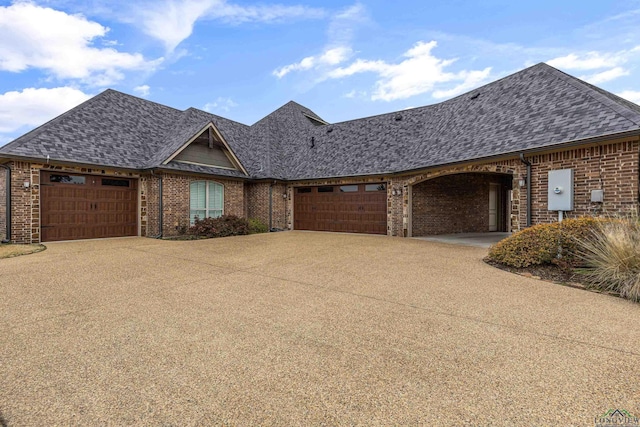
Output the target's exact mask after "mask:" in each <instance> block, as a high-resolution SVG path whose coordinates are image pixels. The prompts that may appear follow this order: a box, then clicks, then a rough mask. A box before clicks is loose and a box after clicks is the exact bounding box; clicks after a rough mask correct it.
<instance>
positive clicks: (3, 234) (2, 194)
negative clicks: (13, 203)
mask: <svg viewBox="0 0 640 427" xmlns="http://www.w3.org/2000/svg"><path fill="white" fill-rule="evenodd" d="M6 238H7V171H6V170H5V169H3V168H0V241H2V240H5V239H6Z"/></svg>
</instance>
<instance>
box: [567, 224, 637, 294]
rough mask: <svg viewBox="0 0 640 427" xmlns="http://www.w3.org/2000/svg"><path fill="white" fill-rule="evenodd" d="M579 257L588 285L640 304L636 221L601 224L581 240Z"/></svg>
mask: <svg viewBox="0 0 640 427" xmlns="http://www.w3.org/2000/svg"><path fill="white" fill-rule="evenodd" d="M579 255H580V257H581V258H582V259H583V260H584V262H585V264H586V266H587V268H586V269H584V270H582V271H581V272H582V273H583V274H584V277H585V281H586V284H587V285H588V286H589V287H591V288H594V289H598V290H601V291H608V292H611V291H612V292H615V293H618V294H620V296H621V297H623V298H628V299H630V300H633V301H636V302H638V301H640V224H639V223H638V219H637V218H627V219H619V220H616V221H610V222H608V223H603V224H600V226H599V227H598V228H597V229H596V230H594V231H593V233H592V235H591V236H590V237H589V238H586V239H582V240H580V253H579Z"/></svg>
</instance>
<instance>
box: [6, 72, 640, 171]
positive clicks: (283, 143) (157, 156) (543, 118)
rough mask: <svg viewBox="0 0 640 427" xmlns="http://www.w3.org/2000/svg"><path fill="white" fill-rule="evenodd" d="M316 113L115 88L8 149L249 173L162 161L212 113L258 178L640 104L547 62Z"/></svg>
mask: <svg viewBox="0 0 640 427" xmlns="http://www.w3.org/2000/svg"><path fill="white" fill-rule="evenodd" d="M307 116H309V117H313V118H316V119H318V120H322V119H320V117H319V116H317V115H316V114H315V113H313V111H311V110H309V109H307V108H305V107H303V106H301V105H299V104H297V103H295V102H289V103H287V104H285V105H284V106H282V107H281V108H279V109H277V110H276V111H274V112H273V113H271V114H269V115H268V116H266V117H264V118H263V119H261V120H260V121H258V122H257V123H255V124H254V125H252V126H246V125H243V124H241V123H237V122H234V121H231V120H228V119H225V118H223V117H219V116H216V115H213V114H209V113H207V112H205V111H201V110H197V109H194V108H190V109H188V110H185V111H179V110H176V109H173V108H170V107H166V106H163V105H160V104H156V103H153V102H150V101H147V100H143V99H140V98H136V97H133V96H130V95H125V94H122V93H119V92H116V91H113V90H107V91H105V92H103V93H101V94H100V95H98V96H96V97H94V98H92V99H90V100H89V101H87V102H85V103H84V104H82V105H80V106H78V107H76V108H74V109H73V110H70V111H69V112H67V113H65V114H63V115H61V116H59V117H58V118H56V119H54V120H52V121H50V122H49V123H46V124H45V125H43V126H41V127H39V128H37V129H35V130H34V131H32V132H29V133H27V134H26V135H23V136H22V137H20V138H18V139H16V140H15V141H13V142H11V143H9V144H8V145H6V146H4V147H2V148H0V155H3V154H4V155H5V156H7V155H8V156H11V155H13V156H22V157H30V158H41V159H44V158H46V156H47V155H49V156H50V158H51V159H52V160H61V161H73V162H77V163H86V164H96V165H103V166H113V167H126V168H132V169H148V168H154V167H162V168H166V169H173V170H181V171H188V172H194V173H205V174H214V175H222V176H237V177H242V176H244V174H242V173H241V172H239V171H229V170H225V169H219V168H213V167H206V166H196V165H187V164H184V163H177V162H173V161H172V162H169V163H168V164H167V165H162V163H163V162H164V161H165V160H166V159H167V158H169V157H170V156H171V155H172V154H173V153H175V152H176V150H178V149H179V148H180V147H182V146H183V145H184V144H185V143H186V142H187V141H188V140H190V139H191V138H192V137H194V136H196V135H197V133H198V132H199V131H201V130H202V129H203V128H204V127H205V126H207V124H208V123H213V124H214V125H215V126H216V128H217V129H218V130H219V131H220V133H221V134H222V136H223V137H224V138H225V140H226V141H227V142H228V144H229V146H230V147H231V149H232V150H233V152H234V153H235V155H236V156H237V157H238V159H239V160H240V162H241V163H242V165H243V166H244V167H245V168H246V169H247V171H248V173H249V175H250V177H252V178H275V179H289V180H295V179H314V178H327V177H338V176H354V175H370V174H382V173H395V172H402V171H407V170H413V169H421V168H428V167H433V166H438V165H444V164H449V163H455V162H464V161H470V160H474V159H479V158H485V157H490V156H499V155H505V154H509V153H517V152H521V151H527V150H532V149H540V148H544V147H550V146H555V145H558V144H563V143H568V142H573V141H578V140H585V139H590V138H598V137H606V136H614V135H617V134H622V133H625V132H638V131H640V106H637V105H635V104H633V103H631V102H629V101H626V100H624V99H622V98H619V97H617V96H616V95H613V94H611V93H609V92H606V91H604V90H602V89H600V88H597V87H595V86H592V85H589V84H587V83H585V82H583V81H581V80H579V79H576V78H574V77H571V76H569V75H567V74H565V73H562V72H560V71H558V70H556V69H554V68H552V67H550V66H548V65H546V64H538V65H535V66H533V67H530V68H527V69H525V70H522V71H520V72H518V73H515V74H513V75H510V76H507V77H505V78H503V79H501V80H498V81H496V82H493V83H490V84H488V85H485V86H483V87H480V88H478V89H475V90H473V91H471V92H469V93H466V94H464V95H460V96H458V97H456V98H453V99H450V100H448V101H445V102H442V103H439V104H434V105H430V106H426V107H420V108H414V109H410V110H404V111H400V112H394V113H389V114H382V115H378V116H373V117H366V118H363V119H358V120H351V121H347V122H342V123H336V124H328V125H323V126H317V124H318V123H315V124H314V123H312V121H311V120H309V119H308V118H307ZM312 140H313V142H312ZM312 145H313V146H312Z"/></svg>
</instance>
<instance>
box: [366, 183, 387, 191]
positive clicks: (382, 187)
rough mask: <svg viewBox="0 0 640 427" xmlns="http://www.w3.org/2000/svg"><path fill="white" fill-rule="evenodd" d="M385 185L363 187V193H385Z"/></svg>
mask: <svg viewBox="0 0 640 427" xmlns="http://www.w3.org/2000/svg"><path fill="white" fill-rule="evenodd" d="M386 189H387V185H386V184H367V185H366V186H365V187H364V191H386Z"/></svg>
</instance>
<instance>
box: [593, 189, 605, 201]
mask: <svg viewBox="0 0 640 427" xmlns="http://www.w3.org/2000/svg"><path fill="white" fill-rule="evenodd" d="M591 202H593V203H602V202H604V191H602V190H591Z"/></svg>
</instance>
